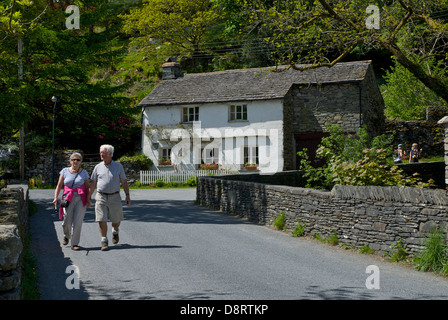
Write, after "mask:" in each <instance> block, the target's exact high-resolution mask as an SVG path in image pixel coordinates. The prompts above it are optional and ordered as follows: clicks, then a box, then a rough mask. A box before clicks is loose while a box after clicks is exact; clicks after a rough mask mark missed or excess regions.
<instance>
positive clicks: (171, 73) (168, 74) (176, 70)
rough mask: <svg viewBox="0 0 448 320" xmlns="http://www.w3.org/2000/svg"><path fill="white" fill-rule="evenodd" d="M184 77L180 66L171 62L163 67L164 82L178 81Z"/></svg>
mask: <svg viewBox="0 0 448 320" xmlns="http://www.w3.org/2000/svg"><path fill="white" fill-rule="evenodd" d="M179 77H183V74H182V71H181V67H180V64H179V63H177V62H173V61H169V62H165V63H164V64H163V65H162V80H168V79H177V78H179Z"/></svg>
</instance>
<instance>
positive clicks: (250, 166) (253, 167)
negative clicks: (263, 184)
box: [244, 163, 258, 170]
mask: <svg viewBox="0 0 448 320" xmlns="http://www.w3.org/2000/svg"><path fill="white" fill-rule="evenodd" d="M244 169H246V170H258V164H256V163H246V164H245V165H244Z"/></svg>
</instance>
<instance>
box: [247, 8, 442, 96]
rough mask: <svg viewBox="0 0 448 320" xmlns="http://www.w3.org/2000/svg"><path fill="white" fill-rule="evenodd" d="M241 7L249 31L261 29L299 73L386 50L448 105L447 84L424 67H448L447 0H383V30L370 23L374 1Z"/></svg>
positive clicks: (281, 58) (279, 55) (281, 57)
mask: <svg viewBox="0 0 448 320" xmlns="http://www.w3.org/2000/svg"><path fill="white" fill-rule="evenodd" d="M240 2H241V3H242V5H243V6H244V8H245V9H244V10H245V11H246V12H247V14H248V16H249V19H248V20H249V24H248V29H254V28H255V29H257V31H258V33H259V34H260V35H261V36H264V38H265V41H266V42H268V43H271V44H273V45H274V46H275V47H276V48H277V51H276V59H277V61H278V63H286V64H288V65H290V66H291V67H292V68H295V69H298V70H303V69H307V68H317V67H322V66H326V67H331V66H333V65H334V64H335V63H337V62H339V61H342V60H343V59H344V58H346V57H347V56H348V55H349V54H350V53H352V52H354V51H355V50H359V49H360V48H361V49H363V50H368V49H369V48H380V49H382V50H384V51H386V52H388V53H389V54H390V55H392V56H393V57H394V58H395V59H396V60H397V62H398V63H400V64H401V65H402V66H403V67H405V68H406V69H407V70H409V71H410V72H411V73H412V74H413V75H414V76H415V77H416V78H417V79H418V80H419V81H421V82H422V83H423V84H424V85H425V86H426V87H428V88H429V89H430V90H432V91H433V92H434V93H435V94H436V95H438V96H439V97H441V98H443V99H444V100H445V101H448V83H447V81H446V79H445V78H440V77H439V76H438V75H437V74H435V73H434V72H433V70H431V69H428V68H427V67H426V66H425V67H424V65H423V63H422V62H424V61H426V60H427V59H429V58H435V59H436V60H437V61H438V62H441V63H442V64H443V66H444V67H446V66H447V64H448V55H447V52H448V50H447V46H448V41H447V39H448V31H447V30H448V28H447V23H446V21H447V19H446V18H447V15H446V12H447V11H446V10H448V2H447V1H446V0H443V1H440V0H398V1H380V0H378V1H376V5H377V8H379V9H380V11H379V13H380V16H379V19H376V20H377V22H379V28H377V25H376V24H373V23H372V24H369V25H367V24H366V20H367V21H368V19H369V18H370V15H373V14H374V13H372V12H370V13H366V9H367V8H368V6H369V5H371V4H373V3H375V2H374V1H370V0H353V1H346V0H334V1H329V0H288V1H283V0H270V1H264V0H240ZM372 2H373V3H372ZM372 26H373V28H372ZM303 63H306V64H308V65H306V66H304V65H303Z"/></svg>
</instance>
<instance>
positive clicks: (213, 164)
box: [201, 163, 220, 170]
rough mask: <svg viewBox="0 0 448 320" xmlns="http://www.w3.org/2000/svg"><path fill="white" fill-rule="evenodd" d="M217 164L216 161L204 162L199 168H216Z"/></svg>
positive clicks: (217, 167)
mask: <svg viewBox="0 0 448 320" xmlns="http://www.w3.org/2000/svg"><path fill="white" fill-rule="evenodd" d="M219 166H220V165H219V164H217V163H204V164H201V169H202V170H218V169H219Z"/></svg>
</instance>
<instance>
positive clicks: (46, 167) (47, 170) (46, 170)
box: [26, 150, 140, 186]
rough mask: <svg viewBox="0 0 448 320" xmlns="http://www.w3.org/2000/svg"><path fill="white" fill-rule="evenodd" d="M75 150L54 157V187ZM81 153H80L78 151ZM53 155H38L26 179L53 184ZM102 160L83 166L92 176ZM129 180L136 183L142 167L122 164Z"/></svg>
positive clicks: (130, 182)
mask: <svg viewBox="0 0 448 320" xmlns="http://www.w3.org/2000/svg"><path fill="white" fill-rule="evenodd" d="M73 152H75V150H64V151H57V152H55V157H54V185H55V186H56V184H57V183H58V179H59V172H60V171H61V170H62V169H63V168H66V167H69V166H70V156H71V155H72V153H73ZM78 152H79V151H78ZM52 159H53V158H52V154H51V152H41V153H39V154H38V155H37V159H35V160H34V161H33V165H32V166H31V165H28V167H27V169H26V178H27V179H30V178H37V177H40V178H41V179H42V182H43V183H44V184H51V176H52V168H53V166H52ZM100 162H101V160H100V159H99V157H98V161H95V162H87V161H86V162H82V164H81V166H82V167H83V168H84V169H86V170H87V172H88V173H89V175H90V174H92V171H93V168H95V166H96V165H97V164H98V163H100ZM121 164H122V165H123V168H124V170H125V173H126V177H127V178H128V182H129V184H132V183H134V182H135V181H137V180H139V179H140V166H139V165H138V164H132V163H128V162H121Z"/></svg>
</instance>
